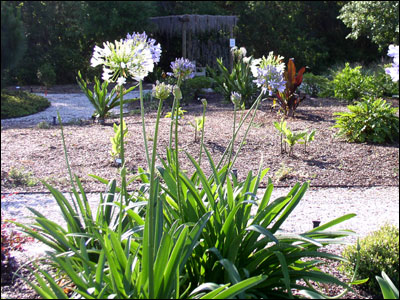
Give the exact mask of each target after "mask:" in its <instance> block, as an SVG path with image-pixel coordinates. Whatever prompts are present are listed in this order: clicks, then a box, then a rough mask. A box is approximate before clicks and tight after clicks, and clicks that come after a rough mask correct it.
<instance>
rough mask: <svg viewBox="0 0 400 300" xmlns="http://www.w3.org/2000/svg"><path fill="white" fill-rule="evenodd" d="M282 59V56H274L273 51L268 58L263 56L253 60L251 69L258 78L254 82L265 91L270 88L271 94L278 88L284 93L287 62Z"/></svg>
mask: <svg viewBox="0 0 400 300" xmlns="http://www.w3.org/2000/svg"><path fill="white" fill-rule="evenodd" d="M282 60H283V57H282V56H279V55H278V56H274V53H273V52H272V51H271V52H270V53H269V55H268V57H267V58H265V57H264V56H263V57H262V58H259V59H255V60H253V62H252V65H251V71H252V73H253V76H254V77H255V78H256V80H254V82H255V83H256V84H257V86H258V87H261V89H262V91H263V92H264V93H265V92H266V91H267V90H269V95H270V96H271V95H272V91H274V90H278V91H279V92H281V93H282V92H283V91H284V90H285V88H286V81H285V80H284V76H283V73H284V71H285V64H284V63H283V62H282Z"/></svg>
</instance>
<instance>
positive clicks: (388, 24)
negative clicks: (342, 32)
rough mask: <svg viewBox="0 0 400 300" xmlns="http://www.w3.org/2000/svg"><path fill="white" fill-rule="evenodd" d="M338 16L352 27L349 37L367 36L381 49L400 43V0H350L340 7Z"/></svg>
mask: <svg viewBox="0 0 400 300" xmlns="http://www.w3.org/2000/svg"><path fill="white" fill-rule="evenodd" d="M338 18H339V19H341V20H342V21H343V23H344V24H346V26H347V27H349V28H351V32H350V33H349V34H348V35H347V38H352V39H358V38H359V37H360V36H366V37H367V38H369V39H371V40H372V41H373V42H374V43H376V44H377V45H378V46H379V48H380V49H383V48H386V49H387V47H388V46H389V44H393V43H395V44H397V45H398V44H399V2H398V1H350V2H348V3H346V4H345V5H344V6H343V7H342V8H341V9H340V15H339V16H338Z"/></svg>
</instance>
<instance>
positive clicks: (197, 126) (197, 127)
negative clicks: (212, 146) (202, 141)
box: [189, 117, 205, 142]
mask: <svg viewBox="0 0 400 300" xmlns="http://www.w3.org/2000/svg"><path fill="white" fill-rule="evenodd" d="M194 120H195V123H192V122H190V121H189V124H190V125H192V127H193V128H194V141H195V142H197V132H200V131H201V130H202V129H203V126H204V123H205V117H196V118H195V119H194Z"/></svg>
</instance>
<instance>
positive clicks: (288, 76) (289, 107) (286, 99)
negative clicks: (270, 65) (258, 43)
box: [276, 59, 306, 117]
mask: <svg viewBox="0 0 400 300" xmlns="http://www.w3.org/2000/svg"><path fill="white" fill-rule="evenodd" d="M305 70H306V68H305V67H302V68H301V69H300V70H299V72H298V73H297V75H296V66H295V65H294V61H293V59H289V62H288V65H287V70H286V71H285V73H284V77H285V80H286V88H285V90H284V91H283V93H281V92H278V93H277V94H276V96H277V98H278V102H279V105H280V106H281V110H283V113H284V114H285V116H289V117H292V116H294V112H295V111H296V108H297V106H298V105H299V104H300V103H301V102H302V101H303V100H304V99H305V98H306V97H305V96H304V95H299V94H297V93H296V90H297V88H298V87H299V86H300V85H301V83H302V82H303V73H304V72H305Z"/></svg>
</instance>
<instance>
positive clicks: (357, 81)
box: [333, 63, 373, 102]
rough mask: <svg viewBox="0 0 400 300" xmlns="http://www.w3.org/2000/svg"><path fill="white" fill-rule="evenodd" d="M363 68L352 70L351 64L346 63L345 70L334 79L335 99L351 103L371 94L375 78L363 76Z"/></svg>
mask: <svg viewBox="0 0 400 300" xmlns="http://www.w3.org/2000/svg"><path fill="white" fill-rule="evenodd" d="M361 68H362V67H361V66H357V67H354V68H351V67H350V64H349V63H346V66H345V68H344V69H342V70H341V71H340V72H338V73H337V74H336V76H335V78H334V79H333V85H334V92H335V98H339V99H345V100H347V101H349V102H351V101H354V100H357V99H359V98H360V97H361V96H364V95H366V94H368V93H370V92H371V83H372V81H373V78H372V77H371V76H363V74H362V73H361Z"/></svg>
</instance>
